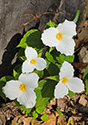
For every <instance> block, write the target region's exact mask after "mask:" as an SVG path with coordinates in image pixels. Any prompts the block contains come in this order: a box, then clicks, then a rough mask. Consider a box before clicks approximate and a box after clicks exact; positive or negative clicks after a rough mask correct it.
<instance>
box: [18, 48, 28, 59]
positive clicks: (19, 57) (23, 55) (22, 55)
mask: <svg viewBox="0 0 88 125" xmlns="http://www.w3.org/2000/svg"><path fill="white" fill-rule="evenodd" d="M24 51H25V49H24V48H21V49H20V50H19V52H18V55H17V56H18V59H19V60H21V61H25V60H26V57H25V54H24Z"/></svg>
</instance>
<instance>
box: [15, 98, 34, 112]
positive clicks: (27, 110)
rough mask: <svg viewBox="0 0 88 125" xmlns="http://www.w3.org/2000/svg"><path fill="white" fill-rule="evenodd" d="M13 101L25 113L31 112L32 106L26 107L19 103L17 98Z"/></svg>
mask: <svg viewBox="0 0 88 125" xmlns="http://www.w3.org/2000/svg"><path fill="white" fill-rule="evenodd" d="M14 101H15V103H16V105H17V106H18V107H19V108H21V109H23V110H24V111H26V112H27V113H30V112H31V110H32V108H26V107H25V106H24V105H21V104H20V103H19V102H18V101H17V99H15V100H14Z"/></svg>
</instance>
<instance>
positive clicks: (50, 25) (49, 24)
mask: <svg viewBox="0 0 88 125" xmlns="http://www.w3.org/2000/svg"><path fill="white" fill-rule="evenodd" d="M49 27H57V24H55V23H54V22H52V21H51V20H50V21H49V22H48V23H47V24H46V25H45V29H48V28H49Z"/></svg>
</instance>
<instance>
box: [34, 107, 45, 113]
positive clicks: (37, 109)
mask: <svg viewBox="0 0 88 125" xmlns="http://www.w3.org/2000/svg"><path fill="white" fill-rule="evenodd" d="M44 109H45V106H40V107H37V108H36V112H38V113H39V114H41V113H42V112H43V111H44Z"/></svg>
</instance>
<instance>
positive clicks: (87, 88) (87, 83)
mask: <svg viewBox="0 0 88 125" xmlns="http://www.w3.org/2000/svg"><path fill="white" fill-rule="evenodd" d="M86 95H88V80H86Z"/></svg>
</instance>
